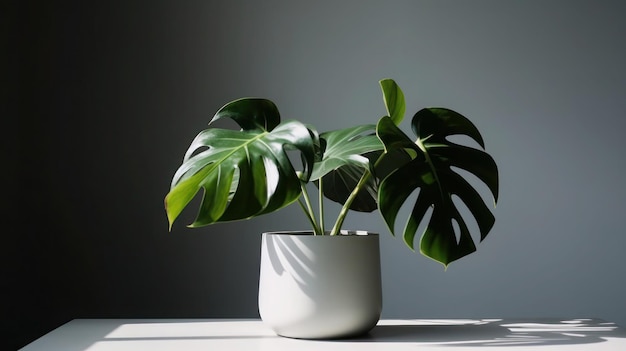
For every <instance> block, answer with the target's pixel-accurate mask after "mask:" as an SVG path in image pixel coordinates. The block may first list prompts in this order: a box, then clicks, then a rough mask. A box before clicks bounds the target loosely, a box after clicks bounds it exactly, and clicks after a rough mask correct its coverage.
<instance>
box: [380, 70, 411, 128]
mask: <svg viewBox="0 0 626 351" xmlns="http://www.w3.org/2000/svg"><path fill="white" fill-rule="evenodd" d="M379 84H380V87H381V89H382V91H383V100H384V101H385V108H386V109H387V115H388V116H389V117H391V120H392V121H393V122H394V123H395V124H396V125H400V122H402V120H403V119H404V112H405V109H406V104H405V102H404V93H403V92H402V89H400V87H399V86H398V84H396V82H395V81H394V80H393V79H383V80H381V81H380V82H379Z"/></svg>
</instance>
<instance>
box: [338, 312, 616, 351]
mask: <svg viewBox="0 0 626 351" xmlns="http://www.w3.org/2000/svg"><path fill="white" fill-rule="evenodd" d="M617 337H619V338H625V339H626V331H624V329H621V328H620V327H619V326H618V325H616V324H615V323H611V322H606V321H603V320H600V319H571V320H558V319H540V320H537V319H533V320H524V319H481V320H460V319H451V320H404V321H395V322H394V321H385V320H383V321H381V323H379V325H377V326H376V327H375V328H374V329H372V330H371V331H370V332H369V333H368V334H366V335H363V336H360V337H356V338H351V339H345V340H342V341H344V342H346V341H347V342H368V343H372V342H373V343H376V342H384V343H389V342H399V343H418V344H428V345H439V346H448V347H449V346H465V347H467V346H475V347H490V346H539V345H571V344H592V343H600V342H606V341H607V339H606V338H617Z"/></svg>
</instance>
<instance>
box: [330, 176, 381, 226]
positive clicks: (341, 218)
mask: <svg viewBox="0 0 626 351" xmlns="http://www.w3.org/2000/svg"><path fill="white" fill-rule="evenodd" d="M371 175H372V174H371V173H370V172H369V171H365V173H363V175H362V176H361V179H359V183H358V184H357V185H356V186H355V187H354V189H353V190H352V192H351V193H350V196H348V199H346V202H345V203H344V204H343V206H342V207H341V212H339V216H337V221H336V222H335V225H334V226H333V229H332V230H331V231H330V235H337V234H338V233H339V231H340V230H341V226H342V225H343V221H344V220H345V219H346V215H347V214H348V211H349V210H350V205H352V202H353V201H354V199H355V198H356V196H357V195H358V194H359V191H360V190H361V188H362V187H363V186H364V185H365V183H367V181H368V180H369V178H370V176H371Z"/></svg>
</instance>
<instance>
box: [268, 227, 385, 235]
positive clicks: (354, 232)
mask: <svg viewBox="0 0 626 351" xmlns="http://www.w3.org/2000/svg"><path fill="white" fill-rule="evenodd" d="M329 232H330V231H329V230H327V231H326V233H329ZM266 234H267V235H303V236H318V237H332V236H338V237H341V236H368V235H378V233H375V232H370V231H367V230H343V229H342V230H341V231H339V234H338V235H332V236H331V235H327V234H326V235H315V234H313V231H312V230H277V231H269V232H263V235H266Z"/></svg>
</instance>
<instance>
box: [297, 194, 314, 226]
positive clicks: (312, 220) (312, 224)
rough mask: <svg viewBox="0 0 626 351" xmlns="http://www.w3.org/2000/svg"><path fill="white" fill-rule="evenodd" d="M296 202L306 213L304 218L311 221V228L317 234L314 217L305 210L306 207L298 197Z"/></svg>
mask: <svg viewBox="0 0 626 351" xmlns="http://www.w3.org/2000/svg"><path fill="white" fill-rule="evenodd" d="M298 204H299V205H300V208H302V211H304V214H305V215H306V218H307V219H308V220H309V222H310V223H311V226H312V227H313V230H314V231H315V234H317V231H318V229H317V224H316V223H315V218H313V217H311V213H310V212H309V211H307V208H306V206H305V205H304V203H302V200H300V199H298Z"/></svg>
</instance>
